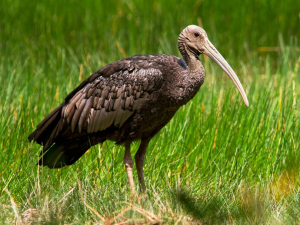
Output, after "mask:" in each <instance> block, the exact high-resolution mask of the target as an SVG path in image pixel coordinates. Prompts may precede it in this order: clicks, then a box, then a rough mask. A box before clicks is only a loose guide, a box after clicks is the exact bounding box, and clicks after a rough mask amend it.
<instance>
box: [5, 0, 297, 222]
mask: <svg viewBox="0 0 300 225" xmlns="http://www.w3.org/2000/svg"><path fill="white" fill-rule="evenodd" d="M0 5H1V7H0V14H1V17H2V18H1V20H0V52H1V57H0V74H1V76H0V87H1V92H0V105H1V107H0V115H1V117H0V118H1V119H0V133H1V135H0V146H1V150H2V152H1V154H0V162H1V163H0V205H1V206H0V207H1V209H2V210H0V223H1V224H5V223H8V224H9V223H17V224H19V223H22V222H25V221H27V222H28V223H30V222H31V223H37V224H38V223H41V224H82V223H86V224H94V223H96V224H97V223H100V224H101V223H106V224H109V223H116V224H117V223H119V224H128V223H129V224H130V223H131V224H133V223H139V222H140V223H148V224H155V223H159V222H161V223H165V224H175V223H177V224H193V223H195V224H197V223H198V224H201V223H203V224H220V223H227V224H262V223H263V224H289V223H300V220H299V219H298V218H299V216H300V196H299V189H300V183H299V181H300V180H299V168H300V153H299V151H298V149H299V147H300V146H299V139H300V131H299V122H300V118H299V110H300V109H299V102H298V101H299V97H300V86H299V85H300V78H299V71H300V68H299V67H300V58H299V53H300V49H299V42H298V41H299V27H300V14H299V13H300V11H299V9H300V2H299V1H292V0H289V1H288V2H286V1H285V2H284V1H282V2H276V1H270V0H269V1H250V0H246V1H242V2H240V1H230V2H226V4H225V3H224V4H220V3H219V2H218V1H184V2H183V1H181V3H177V4H175V3H174V2H172V1H167V0H165V1H148V2H142V1H101V2H97V3H96V2H95V1H74V0H73V1H71V0H70V1H67V2H64V3H61V2H60V3H53V2H50V1H45V2H42V1H26V0H23V1H17V0H15V1H3V0H2V1H1V2H0ZM189 24H199V25H201V26H203V27H204V28H205V30H206V31H207V33H208V36H209V38H210V40H211V42H212V43H213V44H214V45H215V46H216V47H217V48H218V50H219V51H220V52H221V53H222V55H223V56H224V58H226V59H227V61H228V62H229V64H230V65H231V66H232V68H233V69H234V70H235V72H236V73H237V74H238V76H239V77H240V80H241V83H242V84H243V86H244V88H245V91H246V93H247V94H248V98H249V102H250V107H249V108H248V109H247V108H246V107H245V106H244V105H243V102H242V99H241V97H240V96H239V94H238V92H237V90H236V89H235V87H234V85H233V84H232V82H231V81H230V80H229V79H228V78H227V77H226V76H225V75H224V73H223V72H222V71H221V69H220V68H218V66H217V65H216V64H215V63H213V62H212V60H210V59H208V58H206V57H203V56H201V59H202V62H203V64H204V66H205V69H206V80H205V83H204V85H203V86H202V87H201V90H200V92H199V93H198V95H197V96H196V97H195V98H194V99H193V100H192V101H191V102H190V103H188V104H187V105H186V106H184V107H182V108H181V109H180V110H179V111H178V113H177V114H176V116H175V117H174V119H173V120H172V121H171V122H170V123H169V124H168V125H167V126H166V127H165V128H164V129H163V130H162V131H161V132H160V133H159V134H158V135H157V136H156V137H155V138H154V139H153V140H152V142H151V143H150V146H149V148H148V152H147V155H146V163H145V177H146V185H147V188H148V190H147V193H148V195H147V197H145V196H144V197H141V196H139V197H133V196H131V194H130V192H129V190H128V189H127V177H126V174H125V170H124V165H123V153H124V149H123V148H122V147H117V146H115V145H114V144H113V143H112V142H105V143H104V145H103V146H96V147H93V148H91V149H90V150H89V152H88V153H86V154H85V155H84V156H83V157H82V158H81V159H80V160H79V161H78V162H77V163H76V164H75V165H73V166H70V167H67V168H62V169H60V170H49V169H47V168H39V167H37V166H36V162H37V161H38V154H39V152H40V149H41V147H40V146H38V145H37V144H32V143H29V142H28V141H27V136H28V135H29V134H30V133H31V132H32V131H33V130H34V128H35V127H36V125H37V124H38V123H39V122H40V121H41V119H43V118H44V117H45V116H46V115H47V114H48V113H49V112H50V111H51V109H53V108H54V107H56V106H57V105H58V104H59V103H60V102H62V101H63V99H64V97H65V96H66V95H67V94H68V93H69V92H70V91H71V90H72V89H73V88H75V87H76V86H77V85H78V84H79V83H80V81H82V80H83V79H85V78H86V77H88V76H89V74H91V73H92V72H94V71H96V70H98V69H99V68H101V67H102V66H104V65H106V64H108V63H110V62H113V61H116V60H118V59H120V58H123V57H126V56H130V55H134V54H147V53H166V54H173V55H178V56H179V52H178V50H177V37H178V35H179V33H180V32H181V30H182V29H183V28H184V27H185V26H187V25H189ZM137 147H138V143H135V144H134V151H133V153H135V151H136V149H137ZM135 177H136V173H135Z"/></svg>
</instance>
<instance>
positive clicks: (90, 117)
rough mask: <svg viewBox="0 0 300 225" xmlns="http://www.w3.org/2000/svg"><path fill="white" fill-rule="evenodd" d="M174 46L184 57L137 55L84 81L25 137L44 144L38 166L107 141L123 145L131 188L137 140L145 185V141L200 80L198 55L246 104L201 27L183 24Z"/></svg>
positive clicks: (60, 162)
mask: <svg viewBox="0 0 300 225" xmlns="http://www.w3.org/2000/svg"><path fill="white" fill-rule="evenodd" d="M178 48H179V50H180V53H181V54H182V56H183V59H180V58H178V57H175V56H170V55H164V54H160V55H136V56H132V57H129V58H126V59H121V60H119V61H117V62H114V63H111V64H109V65H107V66H105V67H103V68H102V69H100V70H98V71H97V72H95V73H94V74H92V75H91V76H90V77H89V78H87V79H86V80H85V81H83V82H82V83H81V84H80V85H79V86H78V87H77V88H76V89H75V90H73V91H72V92H71V93H70V94H69V95H68V96H67V97H66V99H65V101H64V102H63V103H62V104H61V105H60V106H58V107H57V108H56V109H54V110H53V111H52V112H51V113H50V114H49V115H48V116H47V117H46V118H45V119H44V120H43V121H42V122H41V123H40V124H39V125H38V126H37V128H36V130H35V131H34V132H33V133H32V134H30V136H29V137H28V139H29V140H30V141H35V142H37V143H38V144H40V145H42V146H43V150H42V152H41V159H40V161H39V165H43V166H48V167H50V168H60V167H62V166H65V165H71V164H73V163H74V162H76V161H77V160H78V159H79V158H80V157H81V156H82V155H83V154H84V153H85V152H86V151H87V150H88V149H89V148H90V147H91V146H93V145H96V144H98V143H103V142H104V141H105V140H111V141H114V142H116V144H124V145H125V156H124V162H125V165H126V171H127V175H128V178H129V184H130V185H131V186H133V178H132V166H133V160H132V159H131V155H130V144H131V143H132V142H133V141H136V140H141V144H140V147H139V150H138V152H137V154H136V156H135V161H136V166H137V170H138V177H139V181H140V184H141V185H142V189H145V185H144V176H143V164H144V156H145V153H146V149H147V146H148V143H149V141H150V140H151V138H152V137H153V136H154V135H155V134H156V133H157V132H158V131H159V130H160V129H161V128H162V127H164V126H165V125H166V124H167V123H168V122H169V121H170V120H171V118H172V117H173V116H174V114H175V113H176V111H177V110H178V109H179V108H180V107H181V106H182V105H184V104H186V103H187V102H188V101H190V100H191V99H192V98H193V97H194V96H195V94H196V93H197V92H198V90H199V88H200V86H201V85H202V84H203V82H204V69H203V66H202V64H201V61H200V60H199V59H198V56H199V55H200V54H202V53H204V54H206V55H208V56H209V57H210V58H212V59H213V60H214V61H215V62H216V63H217V64H218V65H219V66H221V67H222V69H223V70H224V71H225V72H226V73H227V74H228V75H229V77H230V78H231V79H232V80H233V82H234V83H235V85H236V86H237V88H238V89H239V91H240V93H241V94H242V97H243V99H244V102H245V104H246V105H247V106H248V100H247V97H246V94H245V92H244V90H243V87H242V86H241V84H240V82H239V80H238V78H237V76H236V75H235V73H234V72H233V70H232V69H231V68H230V66H229V65H228V63H227V62H226V61H225V59H223V57H222V56H221V55H220V53H218V51H217V50H216V49H215V47H214V46H213V45H212V44H211V43H210V42H209V40H208V38H207V35H206V33H205V31H204V30H203V29H202V28H200V27H198V26H195V25H190V26H188V27H187V28H185V29H184V30H183V31H182V33H181V34H180V36H179V39H178Z"/></svg>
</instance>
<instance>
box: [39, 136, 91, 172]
mask: <svg viewBox="0 0 300 225" xmlns="http://www.w3.org/2000/svg"><path fill="white" fill-rule="evenodd" d="M90 147H91V143H90V140H89V137H88V136H84V137H81V138H78V139H75V140H74V139H72V140H66V141H64V142H57V143H55V144H54V145H52V146H51V147H50V148H49V149H47V150H43V151H42V152H41V158H40V160H39V162H38V164H39V165H40V166H48V167H49V168H61V167H63V166H66V165H72V164H73V163H75V162H76V161H77V160H78V159H79V158H80V157H81V156H82V155H83V154H84V153H85V152H86V151H87V150H88V149H89V148H90Z"/></svg>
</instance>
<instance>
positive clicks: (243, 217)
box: [176, 191, 270, 224]
mask: <svg viewBox="0 0 300 225" xmlns="http://www.w3.org/2000/svg"><path fill="white" fill-rule="evenodd" d="M226 199H227V200H226ZM176 201H177V203H179V204H180V206H181V207H182V209H183V210H184V211H185V212H186V213H187V214H188V215H190V216H191V217H192V220H193V221H194V222H198V223H199V224H224V223H225V224H227V223H229V224H231V223H235V222H242V223H244V224H259V223H264V222H266V221H268V219H269V216H270V208H269V207H268V206H267V204H266V202H265V201H263V200H261V199H260V197H259V196H257V194H255V193H253V192H250V191H249V192H246V193H244V194H242V195H240V196H239V197H237V199H236V200H232V201H230V202H228V198H224V197H222V196H214V197H207V196H197V197H195V196H192V195H191V194H189V193H187V192H186V191H180V192H178V191H177V195H176Z"/></svg>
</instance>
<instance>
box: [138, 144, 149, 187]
mask: <svg viewBox="0 0 300 225" xmlns="http://www.w3.org/2000/svg"><path fill="white" fill-rule="evenodd" d="M149 141H150V138H149V139H143V140H142V141H141V144H140V147H139V149H138V151H137V153H136V154H135V163H136V169H137V172H138V177H139V182H140V187H141V191H142V192H144V191H145V190H146V187H145V180H144V171H143V166H144V162H145V160H144V158H145V154H146V150H147V147H148V144H149Z"/></svg>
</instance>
